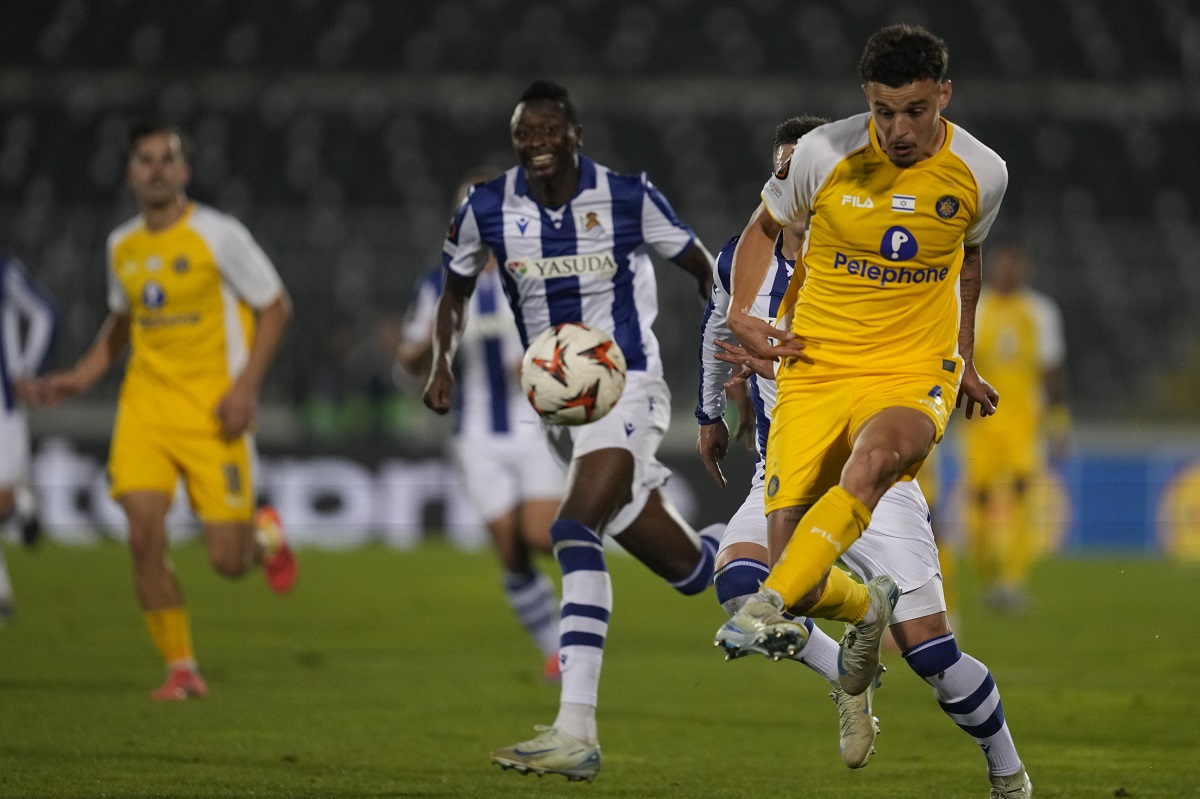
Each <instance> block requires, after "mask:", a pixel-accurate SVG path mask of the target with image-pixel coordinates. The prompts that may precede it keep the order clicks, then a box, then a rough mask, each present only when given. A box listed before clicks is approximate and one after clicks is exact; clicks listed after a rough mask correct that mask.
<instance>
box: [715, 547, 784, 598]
mask: <svg viewBox="0 0 1200 799" xmlns="http://www.w3.org/2000/svg"><path fill="white" fill-rule="evenodd" d="M770 573H771V570H770V569H768V568H767V564H765V563H760V562H759V561H757V560H750V559H748V558H747V559H739V560H735V561H733V562H732V563H729V564H726V565H725V567H724V568H722V569H721V571H720V572H718V573H717V576H716V578H715V579H714V580H713V586H714V587H715V588H716V591H717V601H718V602H720V603H721V604H722V605H724V604H725V603H726V602H728V601H729V600H731V599H736V598H737V597H740V596H750V595H751V594H753V593H755V592H756V591H758V585H759V583H761V582H762V580H763V579H764V578H765V577H766V576H767V575H768V574H770Z"/></svg>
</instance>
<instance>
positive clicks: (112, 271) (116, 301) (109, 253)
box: [104, 236, 129, 313]
mask: <svg viewBox="0 0 1200 799" xmlns="http://www.w3.org/2000/svg"><path fill="white" fill-rule="evenodd" d="M114 244H115V242H114V240H113V237H111V236H110V237H109V239H108V247H107V248H106V250H105V259H104V260H105V263H106V264H107V267H108V310H110V311H112V312H113V313H128V312H129V295H128V294H126V293H125V287H124V286H123V285H121V281H120V280H117V265H116V264H115V263H113V245H114Z"/></svg>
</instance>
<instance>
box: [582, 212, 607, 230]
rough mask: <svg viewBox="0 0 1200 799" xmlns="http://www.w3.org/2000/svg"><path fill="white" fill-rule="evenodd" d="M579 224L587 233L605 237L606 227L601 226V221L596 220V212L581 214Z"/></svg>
mask: <svg viewBox="0 0 1200 799" xmlns="http://www.w3.org/2000/svg"><path fill="white" fill-rule="evenodd" d="M579 224H580V226H581V227H583V229H584V230H585V231H586V232H588V233H591V234H592V235H593V236H603V235H604V226H603V225H601V224H600V220H599V219H597V218H596V212H595V211H588V212H587V213H586V214H580V215H579Z"/></svg>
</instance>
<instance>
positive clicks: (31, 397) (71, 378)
mask: <svg viewBox="0 0 1200 799" xmlns="http://www.w3.org/2000/svg"><path fill="white" fill-rule="evenodd" d="M86 389H87V385H86V384H85V383H84V381H83V380H82V379H81V378H80V377H79V375H77V374H76V373H75V372H74V371H73V370H68V371H65V372H51V373H50V374H48V375H45V376H44V377H39V378H37V379H35V380H21V381H20V382H18V383H17V394H18V396H20V398H21V400H22V401H23V402H25V403H26V404H27V405H33V406H35V407H39V408H53V407H54V406H55V405H58V404H59V403H61V402H63V401H64V400H68V399H71V398H72V397H75V396H78V395H79V394H81V393H83V392H84V391H85V390H86Z"/></svg>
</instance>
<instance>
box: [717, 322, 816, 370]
mask: <svg viewBox="0 0 1200 799" xmlns="http://www.w3.org/2000/svg"><path fill="white" fill-rule="evenodd" d="M729 331H730V332H731V333H733V336H734V338H736V339H737V340H738V341H740V342H741V343H742V346H743V347H744V348H745V349H746V352H747V353H749V354H750V355H753V356H754V357H755V358H762V359H764V360H768V361H776V360H779V359H780V358H796V357H800V356H801V355H803V354H804V342H803V341H800V340H799V339H797V338H796V334H795V333H793V332H792V331H790V330H780V329H779V328H776V327H772V326H771V325H770V324H769V323H767V322H766V321H764V320H762V319H759V318H758V317H757V316H750V315H749V314H747V313H744V312H741V311H733V310H730V312H729ZM771 339H774V340H775V341H776V342H777V343H774V344H773V343H771Z"/></svg>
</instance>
